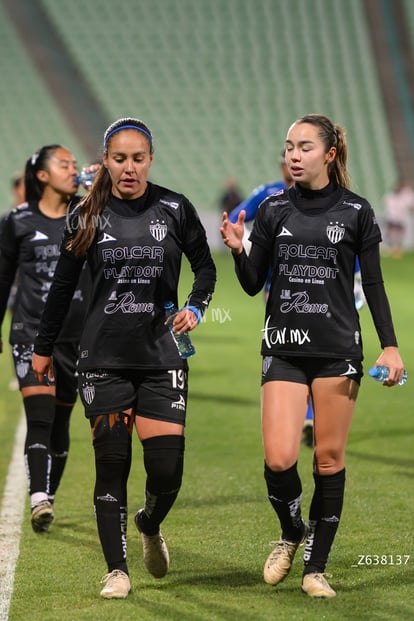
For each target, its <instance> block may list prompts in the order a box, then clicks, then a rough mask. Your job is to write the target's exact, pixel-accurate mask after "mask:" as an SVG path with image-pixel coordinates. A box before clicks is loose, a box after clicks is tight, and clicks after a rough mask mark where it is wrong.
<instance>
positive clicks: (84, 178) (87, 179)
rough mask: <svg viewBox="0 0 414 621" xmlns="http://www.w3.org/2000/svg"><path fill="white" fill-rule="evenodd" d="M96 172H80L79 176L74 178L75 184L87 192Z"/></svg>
mask: <svg viewBox="0 0 414 621" xmlns="http://www.w3.org/2000/svg"><path fill="white" fill-rule="evenodd" d="M96 172H97V171H96V170H93V171H92V172H86V171H85V170H81V172H80V175H79V176H78V177H76V181H77V183H80V184H81V185H83V187H84V188H86V189H87V190H89V188H90V187H91V185H92V183H93V180H94V179H95V175H96Z"/></svg>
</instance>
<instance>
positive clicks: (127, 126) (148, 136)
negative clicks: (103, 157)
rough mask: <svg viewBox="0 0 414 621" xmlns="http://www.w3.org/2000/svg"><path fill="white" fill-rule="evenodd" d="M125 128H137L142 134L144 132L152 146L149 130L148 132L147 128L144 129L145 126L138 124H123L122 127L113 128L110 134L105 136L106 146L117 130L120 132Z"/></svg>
mask: <svg viewBox="0 0 414 621" xmlns="http://www.w3.org/2000/svg"><path fill="white" fill-rule="evenodd" d="M123 129H136V130H137V131H138V132H141V134H144V135H145V136H146V137H147V138H148V140H149V143H150V145H151V147H152V136H151V134H150V133H149V132H147V130H146V129H144V128H143V127H137V126H136V125H121V126H120V127H115V129H113V130H112V131H111V132H109V134H108V135H107V136H105V142H104V146H105V147H106V146H107V144H108V140H109V139H110V138H111V136H113V135H114V134H116V132H120V131H122V130H123Z"/></svg>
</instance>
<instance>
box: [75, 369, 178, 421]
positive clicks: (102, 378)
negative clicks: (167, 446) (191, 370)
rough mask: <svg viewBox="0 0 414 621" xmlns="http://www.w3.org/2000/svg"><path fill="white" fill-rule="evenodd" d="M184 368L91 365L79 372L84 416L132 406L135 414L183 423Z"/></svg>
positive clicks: (107, 412)
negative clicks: (101, 366) (121, 367)
mask: <svg viewBox="0 0 414 621" xmlns="http://www.w3.org/2000/svg"><path fill="white" fill-rule="evenodd" d="M187 394H188V371H187V370H186V369H169V370H162V371H156V370H153V369H148V370H142V369H140V370H139V369H95V370H90V371H81V372H80V373H79V395H80V398H81V400H82V403H83V405H84V408H85V416H87V417H90V416H96V415H98V414H112V413H115V412H122V411H125V410H128V409H129V408H132V409H133V411H134V414H135V415H136V416H143V417H145V418H153V419H156V420H162V421H166V422H171V423H178V424H179V425H185V416H186V410H187Z"/></svg>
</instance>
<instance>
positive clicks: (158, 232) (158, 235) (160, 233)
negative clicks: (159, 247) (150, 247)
mask: <svg viewBox="0 0 414 621" xmlns="http://www.w3.org/2000/svg"><path fill="white" fill-rule="evenodd" d="M149 230H150V233H151V235H152V236H153V238H154V239H156V240H157V241H158V242H160V241H162V240H163V239H164V237H165V236H166V235H167V231H168V227H167V225H166V224H165V222H164V220H161V222H160V221H159V220H156V221H155V222H154V220H151V223H150V225H149Z"/></svg>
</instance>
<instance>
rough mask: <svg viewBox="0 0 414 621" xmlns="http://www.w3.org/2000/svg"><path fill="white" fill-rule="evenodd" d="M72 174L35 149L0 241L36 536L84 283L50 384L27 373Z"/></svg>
mask: <svg viewBox="0 0 414 621" xmlns="http://www.w3.org/2000/svg"><path fill="white" fill-rule="evenodd" d="M77 173H78V171H77V166H76V161H75V159H74V156H73V155H72V153H71V152H70V151H69V150H68V149H66V148H65V147H62V146H61V145H58V144H53V145H46V146H44V147H42V148H41V149H40V150H39V151H38V152H37V153H35V154H34V155H33V156H32V157H31V158H29V160H28V161H27V163H26V169H25V187H26V199H27V202H26V203H23V204H22V205H20V206H19V207H18V208H16V209H14V210H13V211H11V212H10V213H9V214H7V216H6V218H5V220H4V222H3V224H2V229H1V236H0V325H1V323H2V322H3V319H4V315H5V311H6V306H7V298H8V296H9V293H10V289H11V287H12V285H13V281H14V277H15V274H16V271H17V270H19V287H18V289H17V293H16V297H15V302H14V305H13V314H12V320H11V330H10V344H11V346H12V353H13V359H14V364H15V370H16V376H17V379H18V381H19V387H20V390H21V393H22V397H23V403H24V409H25V413H26V420H27V434H26V441H25V448H24V453H25V462H26V470H27V476H28V481H29V493H30V500H31V507H32V513H31V522H32V526H33V529H34V530H35V531H36V532H44V531H45V530H47V528H48V526H49V525H50V523H51V522H52V520H53V517H54V512H53V501H54V496H55V493H56V490H57V488H58V485H59V482H60V479H61V476H62V473H63V470H64V467H65V464H66V460H67V455H68V450H69V419H70V414H71V411H72V408H73V405H74V403H75V400H76V395H77V379H76V377H75V372H76V362H77V358H78V343H79V335H80V326H81V323H82V318H83V315H84V312H85V305H86V291H85V287H86V288H87V279H86V280H84V278H83V279H82V281H81V283H80V285H79V287H78V289H77V291H76V294H75V296H74V299H73V302H72V304H71V305H70V311H69V315H68V318H67V321H66V324H65V326H64V327H63V329H62V331H61V332H60V334H59V336H58V339H57V342H56V346H55V350H54V355H55V366H56V385H55V386H45V385H44V384H40V383H39V382H38V381H37V379H36V378H35V376H34V374H33V371H32V369H31V358H32V353H33V343H34V338H35V335H36V333H37V329H38V325H39V321H40V316H41V314H42V310H43V307H44V303H45V300H46V297H47V294H48V291H49V288H50V284H51V282H52V278H53V273H54V269H55V266H56V263H57V259H58V256H59V249H60V243H61V240H62V235H63V230H64V226H65V221H66V214H67V209H68V204H69V201H70V200H72V199H73V198H74V195H75V193H76V190H77V189H78V182H77ZM68 306H69V303H68Z"/></svg>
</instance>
